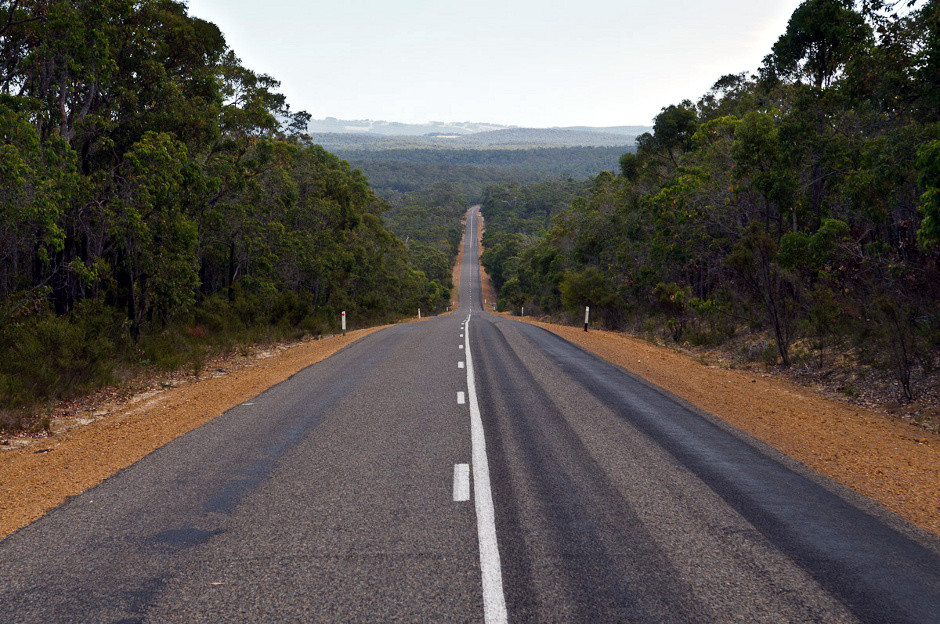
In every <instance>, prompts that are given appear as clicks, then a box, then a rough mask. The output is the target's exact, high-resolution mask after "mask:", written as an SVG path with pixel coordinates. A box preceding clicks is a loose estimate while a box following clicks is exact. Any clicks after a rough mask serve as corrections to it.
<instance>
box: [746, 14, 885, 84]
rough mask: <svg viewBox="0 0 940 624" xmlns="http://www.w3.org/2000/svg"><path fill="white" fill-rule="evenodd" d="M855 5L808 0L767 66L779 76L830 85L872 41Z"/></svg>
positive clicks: (869, 30) (870, 34) (776, 44)
mask: <svg viewBox="0 0 940 624" xmlns="http://www.w3.org/2000/svg"><path fill="white" fill-rule="evenodd" d="M853 5H854V1H853V0H807V1H806V2H804V3H803V4H801V5H800V6H799V7H798V8H797V9H796V11H794V12H793V15H792V16H791V17H790V22H789V23H788V24H787V31H786V32H785V33H784V34H783V35H782V36H781V37H780V39H778V40H777V43H775V44H774V47H773V52H772V54H771V55H770V56H769V57H768V58H767V59H766V60H765V63H766V64H767V65H769V66H770V67H771V68H772V70H773V71H775V72H776V73H777V75H779V76H783V77H789V76H794V77H800V76H802V75H806V76H808V77H810V78H811V80H812V84H813V85H815V86H816V87H817V88H819V87H823V86H825V85H828V84H829V83H830V82H831V81H832V79H833V77H834V76H835V75H836V73H837V72H838V71H839V69H840V68H841V67H842V66H844V65H845V64H846V63H847V62H848V61H849V60H850V59H851V57H852V55H853V54H856V53H859V52H861V51H862V50H863V47H864V46H865V44H867V43H868V42H869V41H870V40H871V38H872V29H871V27H870V26H869V25H868V24H867V23H866V22H865V20H864V18H863V17H862V16H861V15H860V14H858V13H856V12H855V11H854V10H853Z"/></svg>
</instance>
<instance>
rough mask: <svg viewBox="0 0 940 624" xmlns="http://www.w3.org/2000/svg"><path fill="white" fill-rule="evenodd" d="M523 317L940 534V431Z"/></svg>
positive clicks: (638, 344)
mask: <svg viewBox="0 0 940 624" xmlns="http://www.w3.org/2000/svg"><path fill="white" fill-rule="evenodd" d="M513 318H516V317H513ZM517 320H523V321H525V322H527V323H531V324H533V325H538V326H540V327H543V328H545V329H547V330H548V331H550V332H552V333H554V334H557V335H558V336H561V337H562V338H564V339H566V340H568V341H570V342H573V343H575V344H577V345H580V346H581V347H582V348H584V349H586V350H588V351H591V352H592V353H594V354H596V355H599V356H600V357H602V358H604V359H605V360H607V361H609V362H612V363H614V364H617V365H619V366H622V367H623V368H625V369H627V370H628V371H630V372H631V373H633V374H635V375H637V376H639V377H642V378H643V379H646V380H648V381H649V382H651V383H653V384H655V385H657V386H659V387H661V388H664V389H666V390H668V391H669V392H671V393H673V394H674V395H676V396H679V397H681V398H683V399H685V400H686V401H688V402H689V403H691V404H693V405H695V406H697V407H698V408H700V409H702V410H705V411H706V412H709V413H711V414H713V415H715V416H717V417H718V418H720V419H722V420H724V421H725V422H727V423H729V424H731V425H733V426H734V427H736V428H738V429H740V430H742V431H745V432H747V433H748V434H750V435H752V436H754V437H755V438H757V439H759V440H761V441H763V442H765V443H767V444H769V445H771V446H773V447H774V448H776V449H777V450H779V451H781V452H783V453H784V454H786V455H788V456H790V457H792V458H793V459H795V460H797V461H799V462H800V463H802V464H804V465H806V466H808V467H809V468H811V469H813V470H814V471H816V472H818V473H820V474H822V475H825V476H827V477H829V478H830V479H832V480H834V481H836V482H837V483H840V484H842V485H843V486H846V487H848V488H849V489H852V490H854V491H856V492H858V493H860V494H862V495H864V496H867V497H869V498H871V499H873V500H875V501H877V502H878V503H880V504H881V505H883V506H885V507H887V508H888V509H890V510H892V511H894V512H895V513H897V514H898V515H900V516H901V517H903V518H905V519H906V520H908V521H909V522H911V523H913V524H915V525H917V526H919V527H921V528H923V529H925V530H927V531H930V532H931V533H934V534H936V535H940V435H937V434H934V433H930V432H925V431H923V430H921V429H917V428H914V427H913V426H911V425H908V424H906V423H903V422H900V421H893V420H888V419H887V418H885V417H884V416H882V415H879V414H878V413H876V412H873V411H868V410H865V409H862V408H859V407H855V406H851V405H847V404H845V403H840V402H838V401H835V400H833V399H829V398H827V397H823V396H821V395H819V394H816V393H815V392H813V391H812V390H810V389H807V388H804V387H802V386H798V385H795V384H793V383H790V382H788V381H785V380H782V379H778V378H775V377H773V376H769V375H768V376H763V375H754V374H752V373H748V372H745V371H739V370H729V369H725V368H719V367H715V366H707V365H704V364H700V363H699V362H697V361H696V360H694V359H692V358H690V357H689V356H687V355H684V354H681V353H677V352H675V351H672V350H670V349H667V348H664V347H660V346H657V345H654V344H651V343H649V342H646V341H644V340H640V339H637V338H633V337H630V336H627V335H625V334H622V333H618V332H609V331H597V330H592V331H590V332H584V331H583V330H582V329H581V328H574V327H567V326H563V325H555V324H550V323H543V322H539V321H535V320H532V319H527V318H525V319H517Z"/></svg>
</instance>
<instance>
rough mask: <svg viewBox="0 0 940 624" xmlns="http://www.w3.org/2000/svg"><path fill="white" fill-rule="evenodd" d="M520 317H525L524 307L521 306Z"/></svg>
mask: <svg viewBox="0 0 940 624" xmlns="http://www.w3.org/2000/svg"><path fill="white" fill-rule="evenodd" d="M520 316H525V306H522V314H521V315H520Z"/></svg>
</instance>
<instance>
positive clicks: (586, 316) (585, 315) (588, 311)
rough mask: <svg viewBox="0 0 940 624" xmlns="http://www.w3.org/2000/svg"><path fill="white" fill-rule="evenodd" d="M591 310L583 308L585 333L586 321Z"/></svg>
mask: <svg viewBox="0 0 940 624" xmlns="http://www.w3.org/2000/svg"><path fill="white" fill-rule="evenodd" d="M590 314H591V308H589V307H587V306H584V331H587V326H588V319H589V318H590Z"/></svg>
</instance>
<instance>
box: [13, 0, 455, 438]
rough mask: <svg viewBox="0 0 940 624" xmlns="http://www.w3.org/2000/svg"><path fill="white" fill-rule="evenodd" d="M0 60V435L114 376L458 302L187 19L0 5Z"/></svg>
mask: <svg viewBox="0 0 940 624" xmlns="http://www.w3.org/2000/svg"><path fill="white" fill-rule="evenodd" d="M0 54H2V56H0V61H2V62H0V135H2V139H0V428H2V427H4V426H9V425H11V424H13V425H16V424H17V423H18V420H19V418H20V416H19V415H18V414H20V413H21V412H18V411H17V409H18V408H23V407H24V406H29V405H30V404H33V403H34V402H35V401H38V400H43V399H46V398H55V397H59V396H65V395H68V394H69V393H73V392H76V391H80V390H82V389H85V388H88V387H93V386H95V385H98V384H102V383H106V382H108V381H109V380H111V379H112V378H113V375H114V373H115V371H116V370H118V371H124V370H128V369H134V368H135V367H137V368H138V369H139V368H140V367H147V366H160V367H174V366H180V365H185V364H186V362H192V363H193V366H194V367H197V368H198V366H199V362H200V361H201V358H203V357H204V356H205V354H206V353H209V352H212V351H213V350H216V351H217V350H219V349H224V348H231V347H232V346H233V345H235V344H238V343H242V342H245V341H253V340H259V339H263V338H279V337H295V336H300V335H302V334H305V333H306V334H311V335H316V334H320V333H323V332H327V331H331V330H333V331H335V329H336V328H337V326H338V319H339V313H340V311H341V310H346V311H347V314H348V315H349V317H350V320H351V322H352V324H353V325H358V326H361V325H363V324H365V323H367V322H375V321H381V320H387V319H393V318H396V317H398V316H399V315H402V314H408V315H413V314H414V313H415V311H416V309H417V308H419V307H421V308H423V309H425V310H434V309H441V308H443V306H445V305H446V304H447V302H448V301H449V287H450V284H449V281H450V276H449V271H448V272H447V275H446V282H445V281H443V278H441V279H439V280H434V279H428V277H427V276H426V275H425V274H424V272H422V271H421V270H420V269H419V268H417V266H416V265H415V263H414V259H415V257H413V255H412V253H411V251H410V250H409V249H408V247H407V246H406V245H405V244H404V243H403V242H402V241H401V240H399V239H398V238H397V237H395V236H394V235H393V234H392V233H390V232H389V231H388V230H387V229H386V228H385V226H384V225H383V222H382V219H381V215H382V214H383V213H384V212H385V211H386V210H387V209H388V208H389V206H388V205H387V204H386V203H385V202H384V201H382V200H380V199H378V198H377V197H376V196H375V195H374V193H373V192H372V190H371V189H370V188H369V185H368V183H367V180H366V178H365V176H364V175H363V174H362V173H361V172H359V171H357V170H354V169H352V168H351V167H350V166H349V165H348V163H346V162H345V161H342V160H340V159H339V158H338V157H336V156H334V155H332V154H330V153H328V152H326V151H325V150H324V149H322V148H321V147H318V146H316V145H314V144H313V143H312V142H311V141H310V140H309V138H307V137H305V135H304V134H303V132H304V131H305V128H306V122H307V120H308V119H309V115H307V114H306V113H302V112H293V111H291V110H290V108H289V106H288V105H287V103H286V102H285V98H284V97H283V96H282V95H280V94H278V93H277V91H276V90H277V88H278V86H279V85H278V83H277V82H276V81H275V80H274V79H272V78H271V77H269V76H266V75H259V74H256V73H254V72H252V71H251V70H249V69H247V68H245V67H244V66H243V65H242V64H241V62H240V61H239V59H238V58H237V57H236V56H235V54H234V52H233V51H232V50H231V49H229V47H228V46H227V45H226V42H225V39H224V37H223V35H222V33H221V32H220V31H219V29H218V28H217V27H216V26H215V25H213V24H211V23H209V22H206V21H203V20H200V19H196V18H194V17H192V16H190V15H189V14H188V12H187V8H186V4H185V3H184V2H177V1H174V0H135V1H131V0H107V1H101V2H67V1H56V0H53V1H51V2H49V1H42V2H40V1H31V0H22V1H17V0H14V1H10V0H5V1H0ZM425 252H426V250H423V249H422V250H420V254H419V255H420V259H422V260H426V258H425V256H427V255H428V254H427V253H425ZM437 260H439V259H436V260H435V262H434V263H431V264H432V265H434V266H436V264H435V263H436V262H437ZM425 264H428V262H425ZM438 273H439V271H438ZM439 277H441V276H439Z"/></svg>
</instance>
